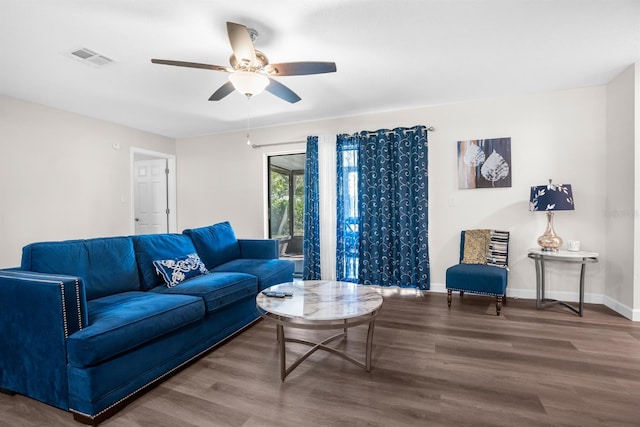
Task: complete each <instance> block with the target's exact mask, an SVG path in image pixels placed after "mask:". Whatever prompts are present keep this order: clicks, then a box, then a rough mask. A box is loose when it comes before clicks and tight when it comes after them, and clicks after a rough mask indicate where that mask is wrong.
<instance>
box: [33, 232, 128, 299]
mask: <svg viewBox="0 0 640 427" xmlns="http://www.w3.org/2000/svg"><path fill="white" fill-rule="evenodd" d="M21 269H22V270H26V271H35V272H38V273H53V274H64V275H68V276H76V277H81V278H82V280H83V282H84V285H85V291H86V296H87V300H92V299H95V298H100V297H104V296H107V295H112V294H117V293H120V292H126V291H137V290H140V282H139V281H138V268H137V266H136V257H135V252H134V250H133V244H132V242H131V239H130V238H129V237H102V238H96V239H89V240H66V241H60V242H38V243H32V244H30V245H27V246H25V247H24V248H23V249H22V263H21Z"/></svg>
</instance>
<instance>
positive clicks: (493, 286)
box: [446, 264, 507, 295]
mask: <svg viewBox="0 0 640 427" xmlns="http://www.w3.org/2000/svg"><path fill="white" fill-rule="evenodd" d="M446 286H447V289H451V290H454V291H465V292H471V293H477V294H483V295H504V294H505V292H506V290H507V270H506V269H505V268H501V267H495V266H491V265H483V264H458V265H454V266H453V267H449V268H448V269H447V273H446Z"/></svg>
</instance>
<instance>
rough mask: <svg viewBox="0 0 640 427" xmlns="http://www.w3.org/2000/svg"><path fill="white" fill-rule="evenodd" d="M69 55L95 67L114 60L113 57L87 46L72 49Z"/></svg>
mask: <svg viewBox="0 0 640 427" xmlns="http://www.w3.org/2000/svg"><path fill="white" fill-rule="evenodd" d="M69 56H71V58H73V59H75V60H77V61H80V62H82V63H85V64H88V65H93V66H94V67H101V66H103V65H107V64H111V63H112V62H113V59H111V58H107V57H106V56H104V55H100V54H99V53H96V52H94V51H92V50H90V49H87V48H85V47H83V48H79V49H73V50H71V51H70V52H69Z"/></svg>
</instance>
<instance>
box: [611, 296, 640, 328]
mask: <svg viewBox="0 0 640 427" xmlns="http://www.w3.org/2000/svg"><path fill="white" fill-rule="evenodd" d="M604 305H605V306H607V307H609V308H610V309H611V310H613V311H615V312H616V313H620V314H621V315H623V316H624V317H626V318H627V319H631V320H633V321H634V322H640V310H634V309H632V308H631V307H627V306H626V305H624V304H622V303H621V302H619V301H616V300H614V299H613V298H609V297H604Z"/></svg>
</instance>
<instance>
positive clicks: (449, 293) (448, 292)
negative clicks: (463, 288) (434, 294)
mask: <svg viewBox="0 0 640 427" xmlns="http://www.w3.org/2000/svg"><path fill="white" fill-rule="evenodd" d="M447 306H449V307H451V289H447Z"/></svg>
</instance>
